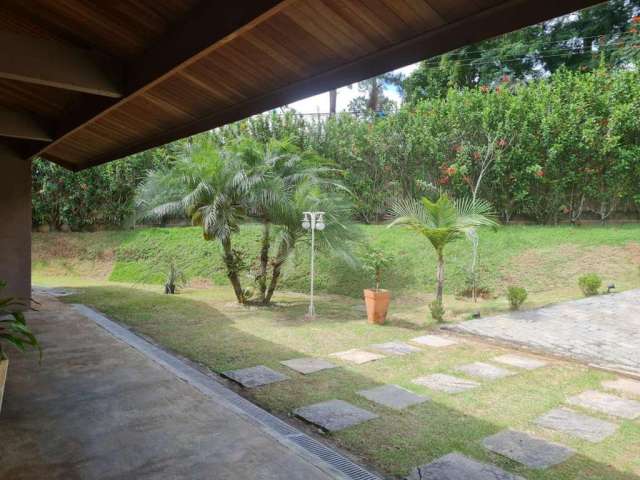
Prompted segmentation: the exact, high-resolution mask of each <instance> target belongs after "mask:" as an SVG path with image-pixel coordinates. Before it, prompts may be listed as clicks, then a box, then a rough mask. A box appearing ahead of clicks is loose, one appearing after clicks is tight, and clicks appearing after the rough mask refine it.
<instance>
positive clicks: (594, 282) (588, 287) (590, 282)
mask: <svg viewBox="0 0 640 480" xmlns="http://www.w3.org/2000/svg"><path fill="white" fill-rule="evenodd" d="M578 285H579V286H580V290H582V293H583V294H584V296H585V297H591V296H593V295H597V294H598V290H600V287H601V286H602V279H601V278H600V276H599V275H598V274H597V273H587V274H586V275H582V276H581V277H580V278H579V279H578Z"/></svg>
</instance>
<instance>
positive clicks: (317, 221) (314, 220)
mask: <svg viewBox="0 0 640 480" xmlns="http://www.w3.org/2000/svg"><path fill="white" fill-rule="evenodd" d="M302 213H303V215H304V217H302V228H304V229H305V230H311V295H310V301H309V312H308V313H307V318H314V317H315V315H316V309H315V306H314V305H313V281H314V277H315V256H316V252H315V250H316V230H324V212H302Z"/></svg>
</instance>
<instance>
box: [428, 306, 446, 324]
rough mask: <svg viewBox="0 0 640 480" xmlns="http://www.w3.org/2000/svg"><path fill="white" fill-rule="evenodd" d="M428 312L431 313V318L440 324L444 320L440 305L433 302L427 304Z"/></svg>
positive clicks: (442, 309)
mask: <svg viewBox="0 0 640 480" xmlns="http://www.w3.org/2000/svg"><path fill="white" fill-rule="evenodd" d="M429 310H430V311H431V318H433V319H434V320H435V321H436V322H438V323H440V322H442V321H443V320H444V307H443V306H442V303H441V302H439V301H437V300H434V301H433V302H431V303H430V304H429Z"/></svg>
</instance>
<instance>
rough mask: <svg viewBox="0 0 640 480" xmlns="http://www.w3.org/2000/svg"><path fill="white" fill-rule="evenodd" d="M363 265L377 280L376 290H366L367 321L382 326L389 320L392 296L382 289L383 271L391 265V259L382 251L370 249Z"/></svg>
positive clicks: (364, 257) (363, 260)
mask: <svg viewBox="0 0 640 480" xmlns="http://www.w3.org/2000/svg"><path fill="white" fill-rule="evenodd" d="M362 263H363V265H364V267H365V269H366V270H368V271H369V272H371V273H372V274H373V276H374V278H375V282H376V288H367V289H365V290H364V303H365V305H366V307H367V320H368V321H369V323H373V324H377V325H382V324H383V323H384V322H385V320H386V318H387V311H388V310H389V302H390V301H391V294H390V293H389V291H388V290H383V289H381V288H380V282H381V281H382V271H383V270H384V269H385V268H387V266H388V265H389V264H390V263H391V257H390V256H389V255H386V254H385V253H384V252H383V251H382V250H378V249H375V248H370V249H368V250H367V252H366V253H365V254H364V256H363V258H362Z"/></svg>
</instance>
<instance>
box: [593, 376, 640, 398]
mask: <svg viewBox="0 0 640 480" xmlns="http://www.w3.org/2000/svg"><path fill="white" fill-rule="evenodd" d="M602 387H603V388H607V389H609V390H618V391H619V392H623V393H629V394H631V395H637V396H640V382H639V381H638V380H631V379H630V378H618V379H616V380H609V381H606V382H602Z"/></svg>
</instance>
